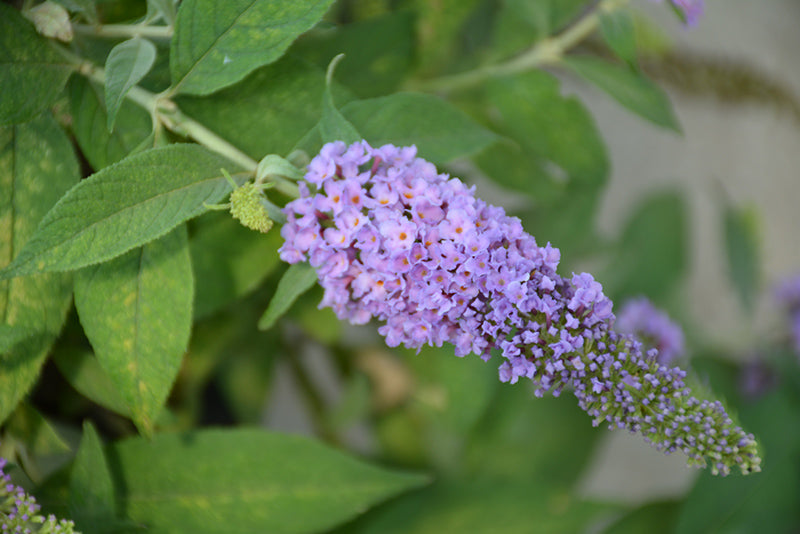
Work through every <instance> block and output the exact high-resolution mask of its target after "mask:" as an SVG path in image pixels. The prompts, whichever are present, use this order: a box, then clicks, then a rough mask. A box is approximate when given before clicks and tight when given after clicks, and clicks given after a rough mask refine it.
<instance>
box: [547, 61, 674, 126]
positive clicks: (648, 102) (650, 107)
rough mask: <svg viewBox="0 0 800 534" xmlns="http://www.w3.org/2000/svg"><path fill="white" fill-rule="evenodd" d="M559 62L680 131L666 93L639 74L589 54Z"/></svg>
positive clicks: (657, 121) (655, 121) (644, 114)
mask: <svg viewBox="0 0 800 534" xmlns="http://www.w3.org/2000/svg"><path fill="white" fill-rule="evenodd" d="M563 63H564V65H566V66H567V67H569V68H570V69H572V70H573V71H575V72H576V73H577V74H578V75H580V76H581V77H583V78H584V79H586V80H587V81H588V82H590V83H593V84H594V85H596V86H597V87H599V88H600V89H602V90H603V91H605V92H606V93H607V94H608V95H609V96H610V97H611V98H613V99H614V100H616V101H617V102H619V103H620V104H622V105H623V106H625V107H626V108H628V110H630V111H632V112H634V113H636V114H637V115H639V116H640V117H642V118H644V119H647V120H649V121H650V122H652V123H653V124H656V125H658V126H662V127H664V128H668V129H670V130H674V131H676V132H678V133H680V131H681V126H680V124H679V123H678V118H677V117H676V116H675V111H674V110H673V109H672V103H671V102H670V101H669V97H667V94H666V93H665V92H664V91H663V90H662V89H661V88H660V87H658V86H657V85H656V84H654V83H653V82H651V81H650V80H648V79H647V78H645V77H644V76H643V75H641V74H638V73H636V72H634V71H632V70H630V69H628V68H625V67H620V66H618V65H614V64H612V63H608V62H606V61H603V60H601V59H597V58H593V57H567V58H564V59H563Z"/></svg>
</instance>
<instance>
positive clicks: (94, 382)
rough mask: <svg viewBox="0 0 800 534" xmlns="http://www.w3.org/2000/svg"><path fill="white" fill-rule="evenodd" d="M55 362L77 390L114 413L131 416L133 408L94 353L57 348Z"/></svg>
mask: <svg viewBox="0 0 800 534" xmlns="http://www.w3.org/2000/svg"><path fill="white" fill-rule="evenodd" d="M53 362H54V363H55V364H56V367H58V370H59V371H60V372H61V374H62V376H63V377H64V378H65V379H66V381H67V382H69V385H70V386H72V387H73V388H74V389H75V391H77V392H78V393H80V394H81V395H83V396H84V397H86V398H87V399H89V400H90V401H92V402H94V403H97V404H99V405H100V406H102V407H104V408H107V409H109V410H111V411H112V412H114V413H118V414H119V415H122V416H124V417H130V416H131V410H130V408H128V405H127V404H125V401H124V400H123V399H122V397H121V396H120V392H119V389H117V386H116V385H115V384H114V383H113V382H112V381H111V379H110V378H109V376H108V374H107V373H106V372H105V371H104V370H103V368H102V367H101V366H100V363H99V362H98V361H97V358H95V357H94V354H92V353H91V352H89V351H82V350H57V351H56V352H55V353H54V354H53Z"/></svg>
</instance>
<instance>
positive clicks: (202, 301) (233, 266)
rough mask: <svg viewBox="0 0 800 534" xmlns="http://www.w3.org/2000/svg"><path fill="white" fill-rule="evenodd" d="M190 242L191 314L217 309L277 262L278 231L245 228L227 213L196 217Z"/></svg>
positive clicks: (253, 285) (197, 315) (254, 283)
mask: <svg viewBox="0 0 800 534" xmlns="http://www.w3.org/2000/svg"><path fill="white" fill-rule="evenodd" d="M198 223H199V224H198V227H197V228H196V229H195V231H194V232H193V233H192V238H191V240H190V242H189V245H190V250H191V254H192V269H193V270H194V277H195V279H196V280H208V281H213V283H202V284H198V286H197V294H196V295H195V302H194V317H195V319H200V318H204V317H208V316H209V315H211V314H213V313H214V312H217V311H219V310H220V309H222V308H223V307H224V306H226V305H228V304H230V303H231V302H233V301H234V300H236V299H238V298H240V297H242V296H244V295H246V294H247V293H249V292H251V291H252V290H254V289H255V288H256V287H257V286H258V285H259V284H260V283H261V282H262V281H263V280H264V278H266V276H267V275H269V273H271V272H272V271H273V270H274V269H275V268H276V267H277V266H278V264H279V263H280V258H279V257H278V248H279V247H280V246H281V245H282V244H283V239H282V238H281V235H280V232H278V231H277V230H273V231H271V232H269V233H268V234H267V235H266V236H265V235H263V234H260V233H258V232H253V231H252V230H248V229H247V228H245V227H243V226H242V225H241V224H239V222H238V221H236V220H235V219H233V218H232V217H231V216H230V215H229V214H227V213H214V214H212V213H209V214H208V215H206V216H204V217H201V218H200V219H199V220H198Z"/></svg>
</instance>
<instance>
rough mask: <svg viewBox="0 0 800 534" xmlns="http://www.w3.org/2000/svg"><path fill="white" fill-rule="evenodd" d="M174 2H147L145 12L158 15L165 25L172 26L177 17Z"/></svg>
mask: <svg viewBox="0 0 800 534" xmlns="http://www.w3.org/2000/svg"><path fill="white" fill-rule="evenodd" d="M176 3H177V2H176V0H147V11H148V13H152V14H156V13H158V14H160V15H161V16H162V17H164V21H165V22H166V23H167V24H170V25H174V24H175V18H176V17H177V15H178V8H177V6H176V5H175V4H176Z"/></svg>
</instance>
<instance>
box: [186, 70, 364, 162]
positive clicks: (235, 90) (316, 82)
mask: <svg viewBox="0 0 800 534" xmlns="http://www.w3.org/2000/svg"><path fill="white" fill-rule="evenodd" d="M324 89H325V72H324V71H322V70H319V69H317V68H316V67H315V66H313V65H309V64H308V63H306V62H303V61H300V60H298V59H296V58H294V57H291V56H286V57H283V58H281V59H280V61H277V62H276V63H274V64H272V65H269V66H267V67H263V68H261V69H258V70H257V71H256V72H254V73H253V74H252V75H250V76H248V77H247V78H245V79H244V80H242V81H241V82H240V83H237V84H236V85H234V86H233V87H230V88H228V89H224V90H222V91H220V92H218V93H214V94H213V95H209V96H206V97H202V98H201V97H189V96H181V97H178V98H177V99H176V103H177V104H178V106H179V107H180V108H181V109H182V110H184V111H185V112H186V113H187V114H188V115H189V116H191V117H193V118H194V119H196V120H198V121H200V122H201V123H203V124H205V125H206V126H208V127H209V128H211V129H212V130H213V131H214V132H216V133H218V134H219V135H221V136H222V137H223V138H224V139H227V140H228V141H230V142H231V143H233V144H234V145H236V146H237V147H239V148H240V149H242V150H243V151H244V152H246V153H247V154H248V155H249V156H251V157H252V158H253V159H256V160H260V159H261V158H263V157H264V156H265V155H267V154H288V153H289V152H290V151H291V150H292V147H294V146H295V144H297V142H298V141H299V140H300V139H301V138H302V137H303V136H304V135H305V134H306V132H308V131H309V130H310V129H311V128H313V127H314V126H315V125H316V124H317V123H318V122H319V118H320V115H321V114H322V96H323V91H324ZM333 93H334V97H335V98H336V101H337V102H345V101H347V100H348V99H350V98H352V96H350V95H349V93H347V94H345V92H344V91H342V90H341V89H340V90H337V87H336V85H334V88H333ZM253 110H258V113H254V112H253Z"/></svg>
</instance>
